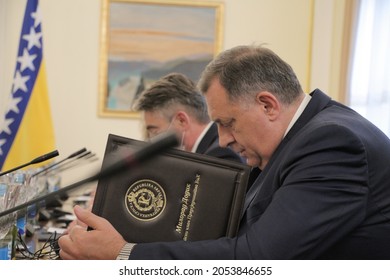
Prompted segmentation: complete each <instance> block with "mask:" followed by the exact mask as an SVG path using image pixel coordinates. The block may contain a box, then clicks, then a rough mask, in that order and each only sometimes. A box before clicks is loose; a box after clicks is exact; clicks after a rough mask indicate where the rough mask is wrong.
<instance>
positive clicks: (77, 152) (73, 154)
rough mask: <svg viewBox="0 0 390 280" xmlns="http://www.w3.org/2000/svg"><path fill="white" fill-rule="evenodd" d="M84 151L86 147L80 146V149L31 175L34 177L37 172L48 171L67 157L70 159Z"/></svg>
mask: <svg viewBox="0 0 390 280" xmlns="http://www.w3.org/2000/svg"><path fill="white" fill-rule="evenodd" d="M85 151H87V149H86V148H82V149H81V150H78V151H76V152H74V153H72V154H70V155H69V156H67V157H66V158H64V159H62V160H60V161H58V162H56V163H54V164H52V165H50V166H48V167H47V168H45V169H42V170H40V171H38V172H36V173H34V174H33V175H32V176H31V177H35V176H37V175H39V174H41V173H43V172H47V171H49V170H50V169H52V168H54V167H56V166H58V165H59V164H61V163H63V162H65V161H67V160H69V159H72V158H74V157H76V156H78V155H80V154H82V153H84V152H85Z"/></svg>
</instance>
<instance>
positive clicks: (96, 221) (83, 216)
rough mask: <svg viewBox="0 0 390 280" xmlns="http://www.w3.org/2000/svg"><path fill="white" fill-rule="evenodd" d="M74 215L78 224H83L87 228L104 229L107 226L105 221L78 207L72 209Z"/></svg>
mask: <svg viewBox="0 0 390 280" xmlns="http://www.w3.org/2000/svg"><path fill="white" fill-rule="evenodd" d="M74 213H75V215H76V217H77V219H78V220H79V222H81V223H84V224H85V225H86V226H89V227H91V228H93V229H99V228H102V227H105V226H106V224H107V222H106V220H105V219H103V218H101V217H99V216H97V215H95V214H93V213H92V212H90V211H88V210H85V209H83V208H82V207H80V206H78V205H76V206H75V207H74ZM79 222H78V223H79Z"/></svg>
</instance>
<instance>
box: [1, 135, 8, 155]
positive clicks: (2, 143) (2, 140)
mask: <svg viewBox="0 0 390 280" xmlns="http://www.w3.org/2000/svg"><path fill="white" fill-rule="evenodd" d="M5 142H7V140H5V139H0V155H2V154H3V150H2V149H1V146H3V145H4V143H5Z"/></svg>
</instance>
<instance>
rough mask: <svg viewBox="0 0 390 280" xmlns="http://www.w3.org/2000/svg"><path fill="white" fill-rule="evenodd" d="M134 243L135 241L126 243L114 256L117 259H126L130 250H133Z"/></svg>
mask: <svg viewBox="0 0 390 280" xmlns="http://www.w3.org/2000/svg"><path fill="white" fill-rule="evenodd" d="M135 245H136V244H135V243H126V244H125V245H124V246H123V247H122V249H121V251H120V252H119V254H118V256H117V257H116V259H117V260H128V259H129V257H130V254H131V251H133V248H134V246H135Z"/></svg>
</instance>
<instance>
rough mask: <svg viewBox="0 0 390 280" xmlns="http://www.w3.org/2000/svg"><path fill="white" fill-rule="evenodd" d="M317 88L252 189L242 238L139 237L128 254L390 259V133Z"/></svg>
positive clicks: (136, 256) (151, 256) (134, 256)
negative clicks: (158, 239)
mask: <svg viewBox="0 0 390 280" xmlns="http://www.w3.org/2000/svg"><path fill="white" fill-rule="evenodd" d="M311 95H312V99H311V101H310V102H309V104H308V106H307V107H306V109H305V110H304V112H303V113H302V115H301V116H300V117H299V119H298V120H297V122H296V123H295V124H294V126H293V127H292V128H291V130H290V131H289V132H288V134H287V135H286V137H285V138H284V139H283V141H282V142H281V143H280V145H279V146H278V148H277V149H276V151H275V152H274V154H273V156H272V157H271V159H270V161H269V163H268V164H267V166H266V167H265V168H264V170H263V171H262V172H261V173H260V175H258V177H257V179H256V180H255V181H254V183H253V185H252V187H251V188H250V189H249V191H248V193H247V197H246V201H245V207H244V211H243V215H242V220H241V223H240V231H239V234H238V236H237V237H235V238H232V239H229V238H220V239H218V240H210V241H198V242H184V241H183V242H181V241H180V242H171V243H169V242H166V243H150V244H138V245H136V246H135V247H134V250H133V252H132V254H131V255H130V259H390V165H389V162H390V140H389V139H388V137H386V135H384V134H383V133H382V132H381V131H380V130H379V129H378V128H376V127H375V126H374V125H372V124H371V123H370V122H369V121H367V120H366V119H364V118H363V117H361V116H360V115H358V114H357V113H356V112H354V111H353V110H351V109H349V108H347V107H345V106H343V105H341V104H339V103H337V102H334V101H331V100H330V98H329V97H328V96H326V95H325V94H323V93H322V92H321V91H319V90H315V91H314V92H313V93H312V94H311ZM205 230H207V225H205ZM129 241H131V240H129Z"/></svg>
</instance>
